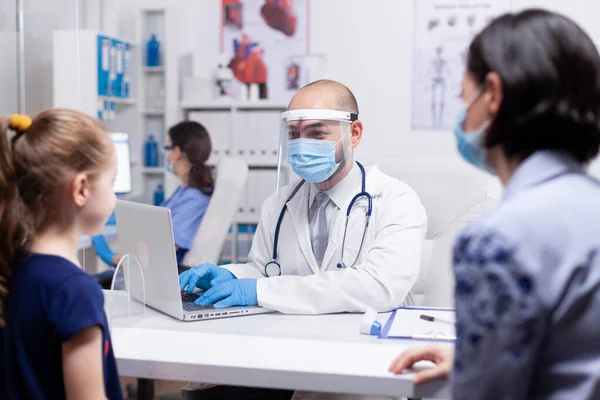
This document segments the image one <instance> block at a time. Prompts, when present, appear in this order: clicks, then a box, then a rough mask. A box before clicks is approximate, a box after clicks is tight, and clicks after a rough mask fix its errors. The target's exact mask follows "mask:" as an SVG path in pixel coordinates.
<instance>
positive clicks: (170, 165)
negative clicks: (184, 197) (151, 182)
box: [167, 160, 175, 175]
mask: <svg viewBox="0 0 600 400" xmlns="http://www.w3.org/2000/svg"><path fill="white" fill-rule="evenodd" d="M167 171H168V172H170V173H172V174H173V175H175V170H174V169H173V164H171V162H170V161H169V160H167Z"/></svg>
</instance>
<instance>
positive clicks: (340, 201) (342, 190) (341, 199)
mask: <svg viewBox="0 0 600 400" xmlns="http://www.w3.org/2000/svg"><path fill="white" fill-rule="evenodd" d="M361 181H362V177H361V173H360V169H359V168H358V165H356V162H353V166H352V169H351V170H350V172H349V173H348V175H346V176H345V177H344V179H342V180H341V181H340V182H338V183H337V184H336V185H335V186H333V187H331V188H329V189H327V190H326V191H325V193H326V194H327V196H328V197H329V199H330V200H331V201H333V203H334V204H335V205H336V206H337V208H339V209H341V210H344V212H345V211H346V208H345V207H348V204H350V200H349V199H348V198H349V197H350V199H351V198H352V197H353V196H354V195H355V194H356V193H358V192H359V190H360V185H361ZM317 193H319V189H318V188H317V187H316V185H315V184H314V183H311V184H310V193H309V198H308V208H310V207H312V204H313V203H314V201H315V197H316V196H317Z"/></svg>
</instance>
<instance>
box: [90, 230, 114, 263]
mask: <svg viewBox="0 0 600 400" xmlns="http://www.w3.org/2000/svg"><path fill="white" fill-rule="evenodd" d="M92 244H93V245H94V249H96V254H98V257H100V258H101V259H102V261H104V262H105V263H106V264H107V265H108V266H109V267H114V265H113V257H114V256H115V252H114V251H112V250H111V249H110V247H108V243H107V242H106V238H105V237H104V235H96V236H92Z"/></svg>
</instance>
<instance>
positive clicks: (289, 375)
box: [105, 292, 447, 398]
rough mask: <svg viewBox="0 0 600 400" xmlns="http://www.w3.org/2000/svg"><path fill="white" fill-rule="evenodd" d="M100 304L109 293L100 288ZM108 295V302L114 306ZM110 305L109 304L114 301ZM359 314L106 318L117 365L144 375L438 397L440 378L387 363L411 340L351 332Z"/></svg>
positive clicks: (125, 373)
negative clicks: (427, 379) (417, 380)
mask: <svg viewBox="0 0 600 400" xmlns="http://www.w3.org/2000/svg"><path fill="white" fill-rule="evenodd" d="M105 295H106V296H107V304H108V302H109V301H110V298H109V297H110V296H111V294H110V293H109V292H106V293H105ZM114 304H115V303H112V306H111V307H114ZM113 309H114V308H113ZM360 318H361V316H360V315H351V314H342V315H326V316H288V315H281V314H264V315H256V316H247V317H237V318H226V319H221V320H210V321H198V322H181V321H178V320H176V319H174V318H171V317H168V316H166V315H164V314H162V313H158V312H156V311H155V310H153V309H151V308H148V307H147V308H146V310H145V317H144V319H143V320H141V321H140V322H138V323H137V324H136V325H134V326H133V327H116V326H117V325H118V322H115V323H114V324H113V328H112V329H111V331H112V341H113V347H114V352H115V356H116V358H117V363H118V367H119V373H120V374H121V375H123V376H134V377H141V378H150V379H168V380H184V381H186V380H187V381H200V382H204V383H213V384H224V385H236V386H252V387H264V388H279V389H297V390H307V391H317V392H333V393H348V394H366V395H384V396H408V397H426V398H443V397H445V395H446V393H447V389H446V383H445V382H441V381H438V382H433V383H430V384H426V385H422V386H419V387H414V385H413V384H412V382H411V378H412V374H405V375H401V376H393V375H391V374H390V373H388V372H387V369H388V367H389V365H390V363H391V362H392V360H393V359H394V357H395V356H396V355H398V354H399V353H400V352H401V351H402V350H403V349H405V348H406V347H408V346H410V345H419V344H422V342H420V343H415V342H411V341H398V340H379V339H377V338H375V337H371V336H365V335H360V334H358V326H359V321H360Z"/></svg>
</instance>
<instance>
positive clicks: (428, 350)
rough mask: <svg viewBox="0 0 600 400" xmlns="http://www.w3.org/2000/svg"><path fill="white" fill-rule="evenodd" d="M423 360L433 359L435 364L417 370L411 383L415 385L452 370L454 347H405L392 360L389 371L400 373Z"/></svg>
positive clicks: (444, 376)
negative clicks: (405, 348) (432, 366)
mask: <svg viewBox="0 0 600 400" xmlns="http://www.w3.org/2000/svg"><path fill="white" fill-rule="evenodd" d="M425 360H426V361H433V362H434V363H435V364H436V366H435V367H434V368H428V369H424V370H422V371H419V372H417V373H416V374H415V376H414V378H413V383H414V384H415V385H418V384H421V383H424V382H429V381H432V380H436V379H443V378H446V377H447V376H448V375H449V374H450V371H451V370H452V364H453V362H454V349H453V348H451V347H447V346H440V345H433V344H432V345H429V346H425V347H413V348H410V349H407V350H405V351H404V352H403V353H402V354H400V355H399V356H398V357H396V359H395V360H394V362H392V365H391V366H390V372H392V373H394V374H396V375H397V374H401V373H403V372H404V371H405V370H406V369H409V368H412V366H413V365H414V364H415V363H416V362H417V361H425Z"/></svg>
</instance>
